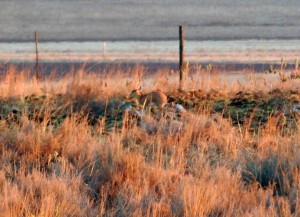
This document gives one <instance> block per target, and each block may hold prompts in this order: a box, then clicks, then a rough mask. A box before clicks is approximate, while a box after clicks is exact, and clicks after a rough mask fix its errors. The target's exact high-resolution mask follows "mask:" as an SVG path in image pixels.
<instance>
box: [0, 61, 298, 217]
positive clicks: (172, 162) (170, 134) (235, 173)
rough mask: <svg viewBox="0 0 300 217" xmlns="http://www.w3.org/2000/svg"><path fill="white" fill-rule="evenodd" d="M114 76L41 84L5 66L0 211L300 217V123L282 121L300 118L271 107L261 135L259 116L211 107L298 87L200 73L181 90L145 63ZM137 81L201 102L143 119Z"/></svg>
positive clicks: (151, 111) (0, 95)
mask: <svg viewBox="0 0 300 217" xmlns="http://www.w3.org/2000/svg"><path fill="white" fill-rule="evenodd" d="M114 70H115V71H107V72H106V74H101V73H100V74H96V73H92V72H89V73H85V69H84V68H82V69H80V70H79V71H78V72H72V73H70V74H69V75H66V76H64V77H55V76H51V77H46V78H43V79H42V80H41V81H40V82H36V81H33V80H32V79H31V78H30V76H27V74H28V72H27V71H26V70H25V71H21V72H18V71H17V70H16V69H15V68H9V69H8V70H7V71H6V72H5V74H4V75H3V76H2V77H1V83H0V90H1V91H0V105H1V108H0V198H1V200H0V216H28V217H29V216H30V217H32V216H299V215H300V209H299V206H300V204H299V201H300V200H299V199H300V198H299V193H300V192H299V189H300V179H299V177H300V176H299V166H300V158H299V141H300V140H299V139H300V137H299V128H297V124H296V127H295V128H293V129H290V128H289V129H287V125H286V124H285V122H284V121H283V120H282V118H284V117H286V113H288V112H289V113H290V114H291V115H290V116H293V117H295V123H298V122H297V114H296V113H295V112H293V111H284V112H282V111H277V110H276V111H274V112H273V111H272V112H270V113H267V114H266V116H267V117H266V120H263V121H261V122H260V123H259V126H257V127H256V128H253V127H252V122H253V119H254V112H253V110H250V111H251V112H252V113H251V114H253V115H250V117H249V119H246V116H245V120H244V121H243V122H242V121H241V122H238V124H234V122H233V117H230V116H226V115H225V112H226V109H224V111H220V112H219V113H218V112H216V111H215V110H212V109H211V108H212V107H210V104H209V103H211V102H212V101H211V100H217V101H218V102H219V101H220V102H222V103H223V102H226V100H227V98H226V97H230V96H234V97H235V98H234V100H235V101H234V102H235V103H241V102H243V100H244V101H245V99H244V98H245V97H250V96H252V95H253V94H254V95H255V97H256V98H255V97H254V98H255V99H252V98H251V99H249V100H248V101H247V100H246V101H247V102H251V103H252V102H253V100H261V99H262V98H263V97H264V96H265V95H268V94H269V95H271V94H275V95H276V94H277V95H278V94H281V95H282V94H285V93H289V91H293V94H294V95H297V94H298V93H299V92H297V91H298V89H297V88H298V87H297V86H298V83H299V82H298V80H296V79H293V80H288V81H285V82H284V83H282V81H280V79H278V80H274V79H273V77H272V78H271V79H270V78H269V76H273V75H255V74H251V73H250V74H247V73H244V74H242V75H240V76H236V75H227V76H229V77H226V76H225V75H222V74H213V73H212V74H209V73H211V72H206V71H195V72H193V73H191V76H190V77H188V78H187V81H186V82H187V86H186V87H187V88H186V90H187V91H190V92H188V94H184V93H178V92H176V88H177V85H176V82H177V79H176V77H175V76H174V75H171V74H169V73H167V72H166V71H164V72H163V74H164V76H165V78H166V79H168V82H167V83H163V82H161V79H159V78H160V77H159V76H155V75H154V76H153V77H150V78H146V76H145V69H144V68H138V67H135V68H134V69H132V71H133V73H132V74H130V71H128V72H125V73H123V74H122V73H121V72H122V71H120V69H114ZM197 73H198V74H197ZM25 75H26V76H25ZM107 75H109V76H107ZM230 76H231V77H230ZM203 78H206V79H208V78H209V79H208V81H207V82H203ZM159 81H160V82H159ZM246 81H250V82H246ZM138 85H141V86H142V88H143V91H144V92H146V93H147V92H151V91H152V90H154V89H161V90H162V91H163V92H164V93H168V98H169V100H170V99H174V103H178V102H180V101H182V102H185V103H186V104H187V105H188V104H189V103H190V101H191V100H192V99H193V100H194V99H195V96H194V95H196V94H198V95H199V96H200V95H201V96H200V97H199V99H201V100H202V101H203V103H202V104H201V102H200V104H199V106H198V107H193V108H192V109H187V111H186V112H182V113H178V112H177V111H176V109H174V108H173V107H172V105H171V103H170V105H167V106H166V108H163V109H157V108H156V107H155V106H154V107H151V106H149V107H148V108H147V109H145V111H144V113H143V115H141V116H140V117H136V116H134V115H131V114H130V113H129V112H124V111H122V110H121V109H120V107H121V106H122V105H124V102H127V98H126V97H127V96H129V94H130V92H131V91H132V90H133V89H134V88H135V87H136V86H138ZM188 87H189V88H190V89H188ZM196 87H199V89H200V90H196V89H195V88H196ZM277 88H280V90H282V92H280V93H275V92H274V91H273V92H271V90H273V89H277ZM238 92H240V93H239V94H240V95H241V94H242V93H245V92H247V94H248V93H249V94H250V95H247V96H245V97H244V98H243V99H241V100H239V99H237V97H238V95H239V94H237V93H238ZM267 93H268V94H267ZM193 94H194V95H193ZM251 94H252V95H251ZM277 95H276V96H277ZM281 95H280V96H281ZM202 96H203V97H202ZM220 98H222V99H220ZM294 98H295V97H294ZM205 100H206V101H205ZM193 103H194V102H193ZM251 105H252V104H251ZM136 109H138V108H136ZM276 109H277V108H276ZM237 112H238V111H237ZM279 112H281V113H279ZM125 117H126V118H125ZM124 119H126V120H124Z"/></svg>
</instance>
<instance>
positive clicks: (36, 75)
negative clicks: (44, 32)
mask: <svg viewBox="0 0 300 217" xmlns="http://www.w3.org/2000/svg"><path fill="white" fill-rule="evenodd" d="M34 40H35V78H36V80H37V81H38V80H39V79H40V72H39V51H38V33H37V31H35V32H34Z"/></svg>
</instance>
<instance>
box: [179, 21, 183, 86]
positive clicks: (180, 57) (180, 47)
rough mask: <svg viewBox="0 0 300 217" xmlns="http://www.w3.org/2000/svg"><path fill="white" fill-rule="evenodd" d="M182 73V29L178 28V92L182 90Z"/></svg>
mask: <svg viewBox="0 0 300 217" xmlns="http://www.w3.org/2000/svg"><path fill="white" fill-rule="evenodd" d="M183 72H184V27H183V26H179V90H183Z"/></svg>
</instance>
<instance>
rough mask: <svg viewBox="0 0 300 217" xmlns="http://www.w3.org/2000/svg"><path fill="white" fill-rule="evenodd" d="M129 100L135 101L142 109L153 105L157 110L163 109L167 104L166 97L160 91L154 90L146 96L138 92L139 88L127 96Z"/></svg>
mask: <svg viewBox="0 0 300 217" xmlns="http://www.w3.org/2000/svg"><path fill="white" fill-rule="evenodd" d="M129 99H131V100H136V101H137V103H138V104H139V105H142V106H143V107H146V106H149V105H151V104H154V105H156V106H157V107H159V108H163V107H164V106H165V104H166V103H167V102H168V98H167V96H166V95H165V94H164V93H163V92H162V91H160V90H155V91H152V92H150V93H147V94H142V93H141V92H140V88H139V89H137V90H133V91H132V92H131V94H130V96H129Z"/></svg>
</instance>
